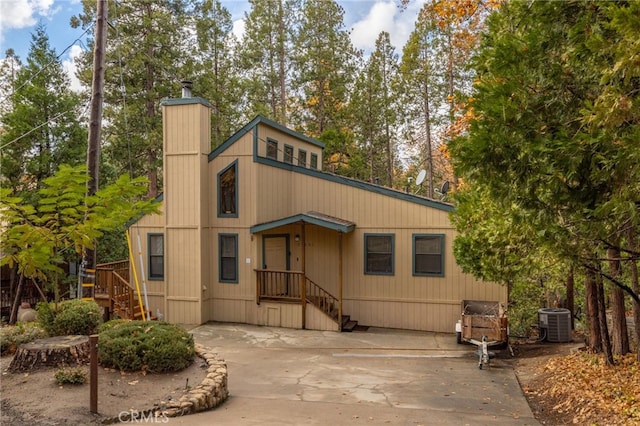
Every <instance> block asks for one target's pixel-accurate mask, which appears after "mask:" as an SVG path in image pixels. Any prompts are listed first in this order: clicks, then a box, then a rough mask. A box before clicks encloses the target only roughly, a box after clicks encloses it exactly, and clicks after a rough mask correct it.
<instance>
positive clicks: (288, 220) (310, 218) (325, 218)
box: [249, 211, 356, 234]
mask: <svg viewBox="0 0 640 426" xmlns="http://www.w3.org/2000/svg"><path fill="white" fill-rule="evenodd" d="M298 222H305V223H311V224H313V225H318V226H322V227H323V228H327V229H332V230H334V231H338V232H342V233H345V234H346V233H348V232H351V231H353V230H354V229H355V227H356V224H355V223H353V222H349V221H348V220H344V219H340V218H337V217H333V216H329V215H326V214H322V213H318V212H314V211H310V212H307V213H301V214H297V215H294V216H289V217H285V218H282V219H278V220H274V221H271V222H267V223H261V224H258V225H254V226H252V227H251V228H250V229H249V230H250V231H251V233H252V234H257V233H258V232H263V231H268V230H269V229H274V228H278V227H280V226H285V225H290V224H292V223H298Z"/></svg>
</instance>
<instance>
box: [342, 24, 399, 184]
mask: <svg viewBox="0 0 640 426" xmlns="http://www.w3.org/2000/svg"><path fill="white" fill-rule="evenodd" d="M397 82H398V56H397V54H396V53H395V48H394V47H393V46H392V45H391V41H390V37H389V33H387V32H384V31H383V32H382V33H380V34H379V36H378V39H377V40H376V49H375V51H374V52H373V53H372V54H371V56H370V58H369V60H368V61H367V64H366V65H365V67H364V68H363V69H362V71H360V74H359V75H358V78H357V81H356V84H355V89H354V92H353V95H352V97H351V102H350V105H351V109H352V111H353V113H352V114H353V117H354V127H355V129H356V138H358V139H359V140H360V141H361V147H362V149H365V150H366V151H367V157H368V163H369V181H370V182H375V181H376V178H377V177H379V176H384V181H385V184H386V185H387V186H389V187H393V178H394V169H395V167H396V166H397V163H398V161H397V160H398V158H397V157H398V155H397V144H398V140H397V136H396V135H397V132H398V127H399V126H398V120H399V118H398V114H397V111H398V110H399V107H400V106H399V105H398V103H397V100H396V97H395V93H396V91H397V87H396V86H397Z"/></svg>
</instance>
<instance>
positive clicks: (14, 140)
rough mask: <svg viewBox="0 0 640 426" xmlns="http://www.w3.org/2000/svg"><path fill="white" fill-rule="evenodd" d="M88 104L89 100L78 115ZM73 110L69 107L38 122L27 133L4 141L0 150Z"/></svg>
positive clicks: (73, 109)
mask: <svg viewBox="0 0 640 426" xmlns="http://www.w3.org/2000/svg"><path fill="white" fill-rule="evenodd" d="M88 106H89V102H87V103H86V104H85V107H84V111H83V112H82V113H81V114H80V115H82V114H84V112H86V110H87V107H88ZM75 110H76V109H75V108H71V109H70V110H67V111H64V112H61V113H60V114H58V115H55V116H53V117H51V118H50V119H49V120H47V121H45V122H44V123H42V124H40V125H38V126H36V127H34V128H33V129H31V130H29V131H28V132H27V133H24V134H22V135H20V136H18V137H17V138H15V139H13V140H12V141H9V142H7V143H5V144H4V145H0V150H2V149H4V148H6V147H8V146H9V145H12V144H14V143H16V142H18V141H19V140H20V139H22V138H24V137H25V136H28V135H30V134H31V133H33V132H35V131H36V130H38V129H39V128H41V127H43V126H46V125H47V124H49V123H51V122H53V121H55V120H57V119H58V118H60V117H62V116H64V115H67V114H69V113H71V112H74V111H75Z"/></svg>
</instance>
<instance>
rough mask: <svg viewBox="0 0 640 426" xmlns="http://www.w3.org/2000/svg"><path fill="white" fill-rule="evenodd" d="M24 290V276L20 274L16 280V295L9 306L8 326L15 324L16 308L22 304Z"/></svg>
mask: <svg viewBox="0 0 640 426" xmlns="http://www.w3.org/2000/svg"><path fill="white" fill-rule="evenodd" d="M23 289H24V274H20V278H19V279H18V287H16V295H15V297H14V298H13V305H11V315H10V316H9V324H15V323H16V321H17V320H18V308H19V307H20V305H21V304H22V290H23Z"/></svg>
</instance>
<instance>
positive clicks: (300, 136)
mask: <svg viewBox="0 0 640 426" xmlns="http://www.w3.org/2000/svg"><path fill="white" fill-rule="evenodd" d="M259 124H264V125H266V126H269V127H272V128H274V129H277V130H279V131H281V132H282V133H286V134H288V135H290V136H292V137H294V138H296V139H300V140H303V141H305V142H308V143H310V144H312V145H315V146H318V147H320V148H321V149H324V143H322V142H320V141H319V140H316V139H313V138H310V137H309V136H306V135H303V134H302V133H298V132H296V131H293V130H291V129H288V128H286V127H284V126H283V125H282V124H278V123H276V122H275V121H273V120H269V119H268V118H266V117H263V116H262V115H258V116H256V118H254V119H253V120H251V121H250V122H249V123H247V124H246V125H245V126H243V127H242V128H241V129H240V130H238V131H237V132H235V133H234V134H233V135H231V137H230V138H229V139H227V140H226V141H224V142H223V143H222V144H220V145H218V146H217V147H216V148H215V149H214V150H213V151H211V153H210V154H209V161H212V160H213V159H214V158H216V157H217V156H218V155H219V154H220V153H221V152H223V151H224V150H226V149H227V148H229V146H231V145H233V144H234V143H235V142H236V141H237V140H238V139H240V138H241V137H242V136H244V135H245V134H247V133H249V132H250V131H252V130H254V129H255V128H257V127H258V125H259Z"/></svg>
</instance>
